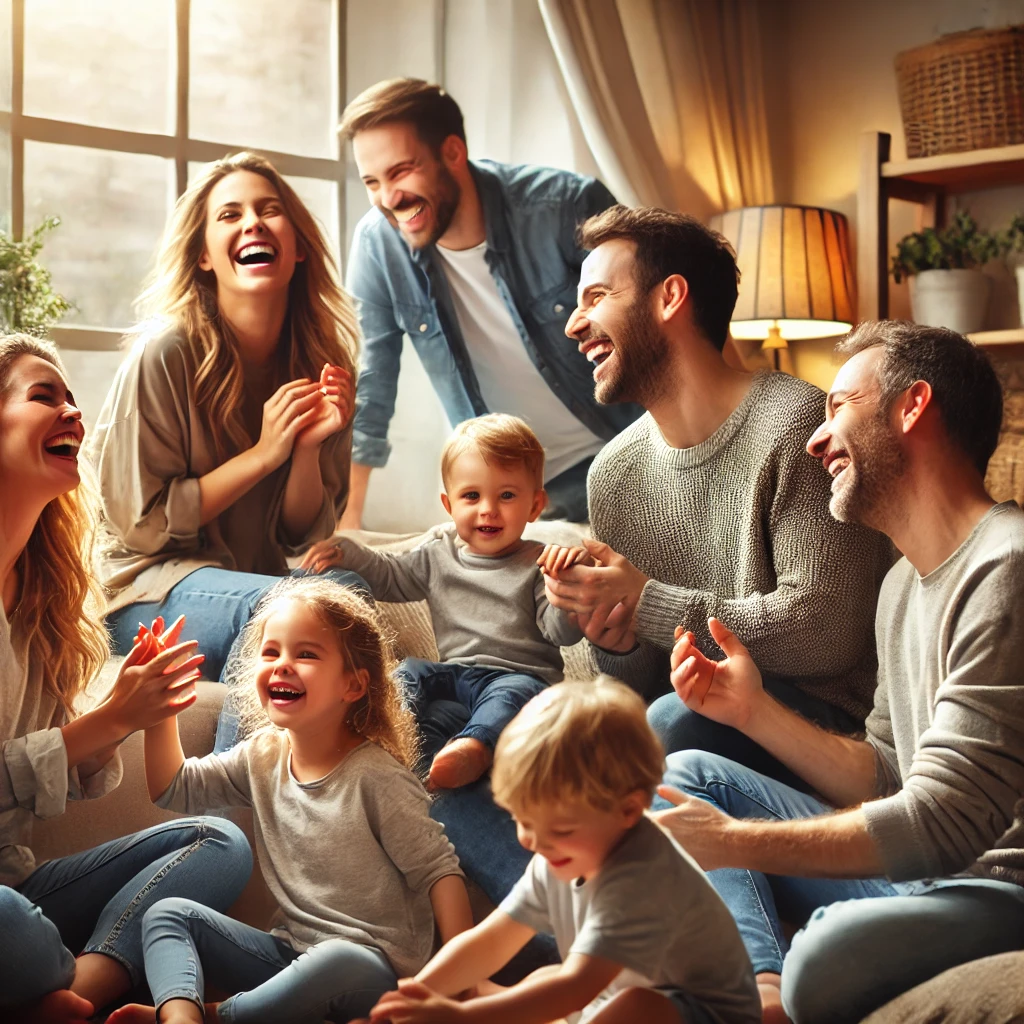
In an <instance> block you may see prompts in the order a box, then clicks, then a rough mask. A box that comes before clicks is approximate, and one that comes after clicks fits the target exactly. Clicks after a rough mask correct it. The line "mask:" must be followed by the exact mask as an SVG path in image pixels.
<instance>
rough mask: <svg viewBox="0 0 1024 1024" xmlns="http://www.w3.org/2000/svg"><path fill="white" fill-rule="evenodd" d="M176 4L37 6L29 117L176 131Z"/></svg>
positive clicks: (31, 18)
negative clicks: (173, 103)
mask: <svg viewBox="0 0 1024 1024" xmlns="http://www.w3.org/2000/svg"><path fill="white" fill-rule="evenodd" d="M175 60H176V58H175V46H174V0H144V2H142V3H125V2H124V0H29V2H28V3H26V4H25V113H26V114H34V115H36V116H38V117H52V118H55V119H56V120H58V121H79V122H82V123H84V124H94V125H100V126H101V127H104V128H121V129H124V130H127V131H139V132H156V133H164V134H166V133H169V132H170V131H172V127H171V126H172V124H173V121H172V111H171V97H172V95H173V90H172V88H171V83H172V81H173V74H174V73H175V70H176V65H175Z"/></svg>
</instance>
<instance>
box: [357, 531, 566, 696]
mask: <svg viewBox="0 0 1024 1024" xmlns="http://www.w3.org/2000/svg"><path fill="white" fill-rule="evenodd" d="M338 547H339V548H340V549H341V552H342V561H343V563H344V566H345V568H346V569H352V570H354V571H355V572H357V573H359V575H360V576H362V577H363V579H364V580H366V582H367V583H369V584H370V588H371V589H372V590H373V594H374V596H375V597H376V598H378V599H379V600H381V601H395V602H402V601H424V600H425V601H426V602H427V604H428V606H429V607H430V617H431V619H432V620H433V624H434V634H435V636H436V638H437V649H438V652H439V654H440V655H441V660H442V661H448V662H454V663H455V664H461V665H484V666H488V667H490V668H497V669H502V670H503V671H506V672H528V673H530V674H531V675H535V676H538V677H539V678H541V679H543V680H545V681H546V682H549V683H557V682H558V681H559V680H560V679H561V678H562V668H563V665H562V655H561V652H560V651H559V647H567V646H569V645H570V644H574V643H576V642H577V641H578V640H580V639H581V638H582V636H583V634H582V633H581V632H580V630H579V629H578V627H577V626H575V625H574V624H573V623H572V622H571V621H570V619H569V617H568V616H567V615H566V613H565V612H563V611H560V610H559V609H558V608H555V607H554V606H553V605H551V604H549V603H548V599H547V597H546V596H545V593H544V577H543V575H542V574H541V571H540V569H538V568H537V557H538V556H539V555H540V553H541V551H542V550H543V549H544V545H543V544H539V543H537V542H536V541H526V540H524V541H523V542H522V543H521V545H520V547H519V548H518V549H517V550H516V551H514V552H513V553H512V554H510V555H503V556H502V557H500V558H496V557H492V556H488V555H476V554H473V553H472V552H471V551H469V549H468V548H467V547H466V545H465V544H464V543H463V542H462V541H461V540H459V537H458V534H457V533H456V532H455V527H454V526H441V527H437V528H436V529H434V530H432V531H431V532H430V533H429V534H428V536H427V538H426V539H425V540H424V541H423V542H422V543H421V544H418V545H417V546H416V547H415V548H413V549H412V550H411V551H405V552H401V553H399V554H391V553H388V552H384V551H373V550H371V549H370V548H366V547H363V545H361V544H358V543H356V542H355V541H352V540H349V539H348V538H339V540H338Z"/></svg>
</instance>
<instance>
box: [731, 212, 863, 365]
mask: <svg viewBox="0 0 1024 1024" xmlns="http://www.w3.org/2000/svg"><path fill="white" fill-rule="evenodd" d="M711 227H712V228H714V229H715V230H716V231H719V232H721V234H723V235H724V236H725V237H726V238H727V239H728V240H729V242H730V244H731V245H732V247H733V248H734V249H735V250H736V263H737V264H738V265H739V268H740V275H741V277H740V293H739V299H738V300H737V302H736V310H735V312H734V313H733V318H732V323H731V324H730V330H731V331H732V335H733V337H734V338H753V339H766V338H768V337H769V333H771V334H772V335H773V342H772V344H771V346H770V347H776V348H777V347H782V346H784V345H785V339H788V340H790V341H792V340H794V339H798V338H827V337H831V336H833V335H837V334H845V333H846V332H847V331H848V330H850V328H851V327H852V325H853V322H854V309H855V307H856V302H855V297H854V276H853V268H852V266H851V264H850V245H849V237H850V232H849V226H848V225H847V222H846V218H845V217H844V216H843V215H842V214H841V213H836V212H835V211H834V210H822V209H819V208H818V207H816V206H746V207H743V209H740V210H730V211H729V212H728V213H722V214H719V215H718V216H716V217H714V218H712V220H711ZM771 327H777V328H778V330H777V331H772V332H770V331H769V329H770V328H771ZM776 339H777V340H776ZM779 342H781V346H780V344H779ZM765 347H769V346H768V345H766V346H765Z"/></svg>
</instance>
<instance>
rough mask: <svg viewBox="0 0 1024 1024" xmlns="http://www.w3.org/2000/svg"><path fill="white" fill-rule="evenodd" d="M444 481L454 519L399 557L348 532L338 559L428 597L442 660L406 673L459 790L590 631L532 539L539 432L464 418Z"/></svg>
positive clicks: (502, 420) (442, 772) (440, 761)
mask: <svg viewBox="0 0 1024 1024" xmlns="http://www.w3.org/2000/svg"><path fill="white" fill-rule="evenodd" d="M441 478H442V480H443V482H444V488H445V490H444V493H443V494H442V495H441V502H442V504H443V505H444V507H445V510H446V511H447V512H448V514H449V515H450V516H451V517H452V520H453V524H452V525H448V526H443V527H438V528H437V529H435V530H433V531H432V532H431V533H430V534H429V535H428V537H427V538H426V539H425V540H424V541H423V543H421V544H419V545H418V546H417V547H415V548H414V549H413V550H412V551H408V552H402V553H399V554H391V553H387V552H381V551H373V550H371V549H369V548H366V547H364V546H363V545H361V544H358V543H357V542H355V541H352V540H349V539H347V538H339V539H338V540H337V541H336V542H335V543H336V544H337V548H338V556H337V559H336V561H335V562H334V564H341V565H343V566H344V567H345V568H347V569H352V570H353V571H355V572H357V573H359V575H361V576H362V577H363V579H365V580H366V581H367V583H369V584H370V587H371V589H372V590H373V593H374V596H375V597H377V598H378V599H380V600H382V601H398V602H401V601H422V600H426V601H427V603H428V605H429V607H430V615H431V618H432V620H433V625H434V634H435V637H436V639H437V649H438V652H439V653H440V655H441V661H440V662H431V661H423V660H421V659H419V658H407V659H406V660H405V661H403V662H402V664H401V665H400V666H399V668H398V672H397V676H398V679H399V681H400V682H401V684H402V685H403V686H404V688H405V692H406V695H407V699H408V701H409V703H410V705H411V707H412V709H413V712H414V713H415V715H416V719H417V721H418V722H419V725H420V730H421V732H422V734H423V741H424V743H423V747H424V751H423V757H424V763H426V761H427V760H428V759H429V761H430V773H429V782H430V786H431V787H433V788H437V789H451V788H455V787H458V786H464V785H467V784H468V783H470V782H474V781H475V780H476V779H478V778H480V777H481V776H482V775H483V774H484V773H485V772H486V771H487V770H488V769H489V768H490V765H491V761H492V760H493V758H494V745H495V743H497V740H498V736H499V735H500V734H501V731H502V729H504V727H505V726H506V725H507V724H508V722H510V721H511V720H512V718H513V717H514V716H515V714H516V713H517V712H518V711H519V709H520V708H521V707H522V706H523V705H524V704H525V703H526V702H527V701H528V700H529V699H530V698H531V697H532V696H534V694H536V693H539V692H540V691H541V690H543V689H544V688H545V687H546V686H549V685H550V684H551V683H556V682H558V681H559V680H560V679H561V678H562V656H561V652H560V651H559V647H564V646H567V645H569V644H574V643H576V642H577V641H578V640H580V639H581V638H582V635H583V634H582V633H581V631H580V629H579V627H578V626H577V625H576V623H575V622H574V621H573V619H572V618H571V617H570V616H569V615H568V614H566V613H565V612H562V611H560V610H559V609H557V608H555V607H553V606H552V605H550V604H549V603H548V600H547V597H546V596H545V593H544V578H543V576H542V575H541V573H540V571H539V570H538V568H537V559H538V556H539V555H540V554H541V552H542V551H543V550H544V546H543V545H542V544H539V543H537V542H535V541H527V540H523V530H524V529H525V528H526V524H527V523H532V522H533V521H534V520H535V519H536V518H537V517H538V516H539V515H540V513H541V511H542V510H543V509H544V505H545V502H546V500H547V496H546V495H545V493H544V486H543V481H544V449H543V448H542V447H541V444H540V442H539V441H538V440H537V437H536V435H535V434H534V433H533V431H532V430H530V428H529V427H528V426H527V425H526V424H525V423H524V422H523V421H522V420H520V419H518V418H516V417H515V416H508V415H505V414H503V413H492V414H490V415H488V416H480V417H477V418H476V419H472V420H466V421H465V422H463V423H460V424H459V426H458V427H456V429H455V431H454V433H453V434H452V436H451V437H450V438H449V439H448V442H447V444H446V445H445V448H444V451H443V453H442V456H441ZM460 726H461V729H460ZM453 732H456V733H457V734H456V735H455V736H454V738H453V739H451V741H450V742H448V740H449V737H451V736H452V733H453Z"/></svg>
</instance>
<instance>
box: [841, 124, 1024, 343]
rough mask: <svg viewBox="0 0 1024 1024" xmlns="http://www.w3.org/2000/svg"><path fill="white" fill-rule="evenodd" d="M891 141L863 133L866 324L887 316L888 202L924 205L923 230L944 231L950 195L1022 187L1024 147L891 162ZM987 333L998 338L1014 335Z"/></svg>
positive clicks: (861, 268) (862, 296) (861, 284)
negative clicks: (894, 200) (903, 200)
mask: <svg viewBox="0 0 1024 1024" xmlns="http://www.w3.org/2000/svg"><path fill="white" fill-rule="evenodd" d="M891 142H892V138H891V136H889V135H888V134H886V133H885V132H865V133H864V134H863V135H862V136H861V157H860V187H859V188H858V190H857V295H858V299H857V312H858V314H859V316H860V318H861V319H862V320H875V319H879V318H884V317H886V316H888V315H889V279H888V273H889V266H888V264H889V200H890V199H906V200H909V201H910V202H913V203H918V204H920V206H921V227H926V226H933V227H941V226H942V220H943V216H944V214H945V202H944V199H945V198H946V196H949V195H956V194H957V193H959V192H969V191H971V190H973V189H983V188H996V187H999V186H1006V185H1024V146H1000V147H999V148H997V149H975V150H971V151H969V152H967V153H944V154H943V155H942V156H928V157H920V158H919V159H916V160H890V159H889V149H890V145H891ZM983 333H984V334H985V335H993V336H995V335H1003V334H1007V333H1013V332H1006V331H985V332H983ZM978 344H981V345H1010V344H1024V337H1019V338H1014V339H1013V340H999V341H979V342H978Z"/></svg>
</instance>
